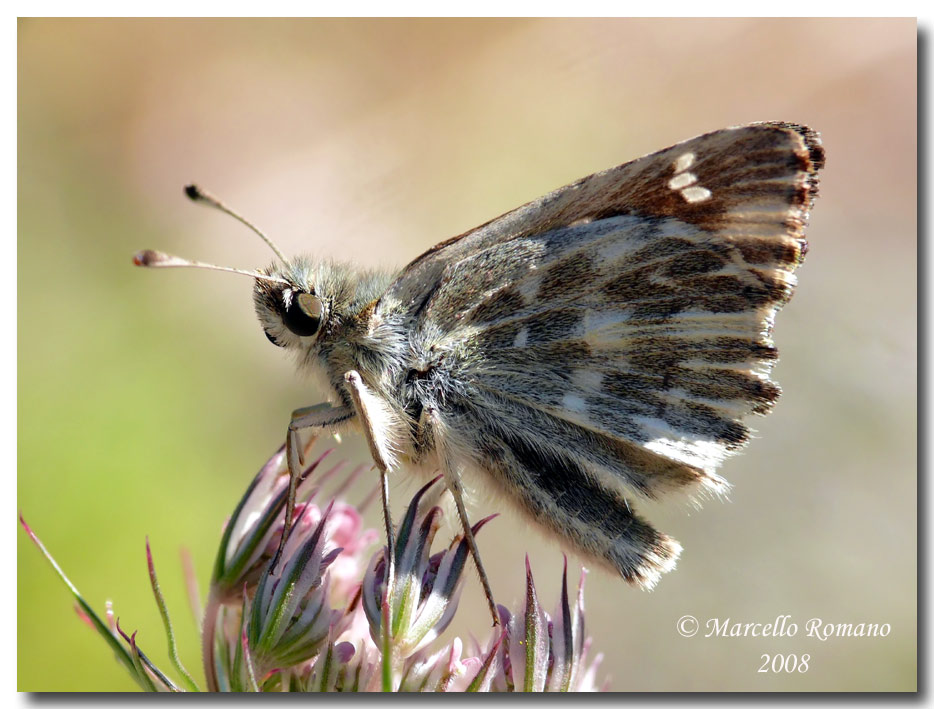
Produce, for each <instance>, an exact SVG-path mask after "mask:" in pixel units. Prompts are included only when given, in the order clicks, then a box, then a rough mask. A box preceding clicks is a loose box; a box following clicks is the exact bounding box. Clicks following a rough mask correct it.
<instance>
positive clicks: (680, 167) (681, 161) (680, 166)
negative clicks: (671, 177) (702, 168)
mask: <svg viewBox="0 0 934 709" xmlns="http://www.w3.org/2000/svg"><path fill="white" fill-rule="evenodd" d="M693 164H694V153H685V154H684V155H680V156H678V159H677V160H675V163H674V168H675V172H676V173H677V172H684V171H685V170H687V169H688V168H689V167H691V165H693Z"/></svg>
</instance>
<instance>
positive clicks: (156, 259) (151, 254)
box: [133, 249, 289, 285]
mask: <svg viewBox="0 0 934 709" xmlns="http://www.w3.org/2000/svg"><path fill="white" fill-rule="evenodd" d="M133 265H134V266H145V267H146V268H206V269H208V270H210V271H226V272H227V273H239V274H240V275H242V276H249V277H250V278H255V279H256V280H258V281H269V282H270V283H282V284H283V285H289V282H288V281H287V280H285V279H284V278H276V277H275V276H267V275H265V274H263V273H258V272H256V271H244V270H242V269H239V268H230V267H229V266H215V265H214V264H213V263H204V262H202V261H190V260H189V259H185V258H181V257H180V256H173V255H172V254H167V253H163V252H162V251H150V250H148V249H147V250H146V251H140V252H139V253H137V254H136V255H135V256H134V257H133Z"/></svg>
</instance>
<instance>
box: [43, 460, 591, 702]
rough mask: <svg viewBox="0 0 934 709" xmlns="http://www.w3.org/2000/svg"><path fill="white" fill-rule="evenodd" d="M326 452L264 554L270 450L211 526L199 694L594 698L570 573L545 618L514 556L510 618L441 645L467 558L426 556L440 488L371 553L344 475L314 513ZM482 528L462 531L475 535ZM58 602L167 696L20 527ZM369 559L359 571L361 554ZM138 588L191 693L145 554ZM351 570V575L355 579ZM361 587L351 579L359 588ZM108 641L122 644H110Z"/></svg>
mask: <svg viewBox="0 0 934 709" xmlns="http://www.w3.org/2000/svg"><path fill="white" fill-rule="evenodd" d="M329 453H330V451H327V452H325V453H324V454H322V455H321V456H319V457H318V458H316V459H315V460H314V461H313V462H312V463H311V465H309V466H308V468H307V469H306V470H305V471H303V473H302V476H301V480H300V483H299V485H298V497H297V499H298V503H297V504H296V506H295V512H294V515H293V519H292V521H291V523H292V527H291V531H290V533H289V537H288V539H287V540H286V543H285V546H284V547H283V549H282V552H281V555H279V557H278V559H277V558H276V550H277V549H278V546H279V543H280V541H281V538H282V533H283V529H284V525H285V520H284V519H283V516H284V510H285V502H286V495H287V490H288V475H287V471H286V466H285V456H284V451H283V449H280V450H279V451H278V452H277V453H276V454H275V455H273V457H272V458H270V460H269V461H267V463H266V464H265V465H264V466H263V467H262V468H261V469H260V471H259V473H258V474H257V475H256V477H255V478H254V480H253V481H252V483H251V484H250V486H249V487H248V489H247V491H246V493H245V494H244V496H243V498H242V499H241V501H240V503H239V504H238V505H237V507H236V509H235V510H234V513H233V515H232V516H231V518H230V520H229V521H228V523H227V525H226V526H225V528H224V533H223V536H222V539H221V544H220V548H219V550H218V554H217V559H216V561H215V564H214V572H213V574H212V577H211V587H210V590H209V593H208V601H207V604H206V605H205V610H204V614H203V628H202V650H203V660H204V671H205V675H206V678H207V685H208V689H209V690H213V691H218V690H220V691H225V690H227V691H229V690H233V691H238V690H240V691H243V690H253V691H379V690H383V691H386V690H389V691H448V692H450V691H455V692H457V691H582V690H590V689H594V686H595V685H594V681H595V674H596V669H597V667H598V665H599V662H600V657H599V656H598V657H597V659H596V660H595V661H594V662H593V663H591V664H589V665H588V663H587V654H588V647H589V641H588V640H586V639H585V636H584V606H583V575H582V577H581V583H580V586H579V588H578V593H577V599H576V602H575V603H574V604H573V605H572V604H571V603H570V600H569V595H568V588H567V563H565V573H564V584H563V586H562V593H561V598H560V599H559V602H558V606H557V610H556V612H555V613H554V616H553V619H552V616H549V615H548V614H547V613H546V612H545V611H544V610H543V609H542V606H541V604H540V603H539V600H538V596H537V592H536V590H535V584H534V582H533V580H532V571H531V566H530V565H529V562H528V559H526V592H525V601H524V604H523V607H522V608H521V609H520V610H519V611H518V612H516V613H512V612H510V611H509V610H508V609H507V608H505V607H504V606H499V607H498V610H499V614H500V617H501V620H502V626H501V627H500V628H499V629H498V630H496V631H495V632H494V635H493V636H492V637H491V638H490V639H489V640H488V642H486V643H485V644H480V643H478V642H477V641H475V640H471V642H470V643H469V647H467V646H465V644H464V643H463V642H462V641H461V640H460V639H459V638H454V639H453V641H452V642H450V643H448V644H445V645H441V644H439V642H438V639H439V636H440V635H441V634H442V633H443V632H444V630H445V629H446V628H447V627H448V626H449V625H450V623H451V620H452V619H453V617H454V615H455V613H456V611H457V605H458V600H459V598H460V593H461V589H462V587H463V579H464V569H465V567H466V565H467V563H468V562H469V559H468V557H469V548H468V545H467V543H466V541H465V540H464V539H463V538H462V537H460V536H458V537H455V538H454V539H453V540H452V541H451V543H450V544H449V545H448V546H447V547H446V548H443V549H441V550H440V551H437V552H434V553H432V547H433V545H434V542H435V537H436V535H437V533H438V531H439V528H440V525H441V518H442V514H443V513H442V510H441V507H439V506H437V505H435V504H433V503H431V502H430V500H431V499H432V495H429V492H432V493H434V492H436V491H437V490H438V489H439V488H438V487H436V486H438V485H439V481H440V477H439V478H435V479H434V480H432V481H431V482H429V483H428V484H427V485H425V486H424V487H422V488H421V489H420V490H419V491H418V492H417V493H416V494H415V496H414V497H413V498H412V500H411V502H410V503H409V505H408V508H407V510H406V512H405V514H404V515H403V517H402V520H401V521H400V523H399V526H398V528H397V529H396V531H395V535H394V543H393V545H392V548H393V554H392V561H393V564H392V567H393V574H389V573H388V572H389V564H388V561H389V552H388V550H387V547H388V545H387V546H384V547H382V548H378V549H376V550H375V552H373V553H371V552H370V549H371V546H372V544H373V542H375V541H376V540H377V539H378V535H377V533H376V532H375V531H373V530H371V529H367V528H365V526H364V524H363V519H362V517H361V515H360V512H359V510H358V509H357V508H355V507H354V506H353V505H351V504H349V503H347V502H346V501H344V500H343V499H338V497H339V496H340V494H341V493H342V492H343V491H344V490H345V489H346V488H347V486H348V482H347V481H349V480H350V479H352V478H353V477H354V476H355V475H358V474H360V472H361V471H362V470H363V469H364V468H362V467H358V468H356V469H354V470H353V471H351V472H350V474H349V475H348V476H347V477H346V479H345V482H344V483H343V484H341V485H339V486H338V491H337V492H336V493H333V494H332V495H330V496H328V497H327V498H326V499H328V502H327V504H326V506H324V507H321V506H319V505H318V504H317V503H316V502H315V498H316V497H319V496H320V497H325V496H324V494H323V492H322V489H323V487H324V486H326V484H327V483H328V481H329V480H332V479H335V478H336V476H337V473H338V472H339V471H341V470H343V466H342V465H341V464H338V465H334V466H331V467H329V468H327V467H326V466H325V464H324V463H325V460H326V458H327V457H328V455H329ZM490 519H492V518H486V519H483V520H481V521H479V522H478V523H477V524H475V525H474V526H473V528H472V531H473V533H474V534H475V535H476V534H477V533H478V532H479V531H480V529H481V528H482V527H483V526H484V525H486V524H487V523H488V522H489V521H490ZM24 528H26V529H27V532H28V533H29V534H30V537H31V538H32V539H33V540H34V541H35V542H36V543H37V545H39V546H40V549H42V550H43V553H45V554H46V556H47V557H48V558H49V560H50V561H51V562H52V564H53V566H55V568H56V570H57V571H59V574H60V575H61V577H62V578H63V579H64V580H65V581H66V583H67V584H68V585H69V588H70V589H71V591H72V593H73V594H74V595H75V597H76V598H77V599H78V603H79V606H80V609H81V615H82V617H83V618H85V619H86V620H87V622H89V623H90V624H91V626H92V627H94V628H95V629H96V630H97V631H98V632H99V633H100V634H101V635H102V636H103V637H104V638H105V639H106V640H107V641H108V643H110V645H111V646H112V647H113V648H114V649H115V650H116V651H117V656H118V658H119V659H120V660H121V661H122V662H123V664H124V666H126V667H127V669H128V670H129V671H130V672H131V674H133V676H134V678H135V679H136V680H137V681H138V682H139V684H140V686H141V687H142V688H143V689H148V690H169V691H180V690H181V687H180V686H179V685H178V684H176V683H175V682H173V681H172V680H171V679H169V678H168V676H167V675H166V674H165V673H163V672H162V671H161V670H159V669H158V668H157V667H156V666H155V665H154V664H153V663H152V662H151V661H150V660H149V659H148V657H147V656H146V655H145V653H143V651H142V650H141V648H140V646H139V640H140V638H138V637H137V633H135V632H134V633H130V634H127V633H125V632H124V631H123V630H122V629H120V627H119V625H115V624H112V623H107V622H104V621H102V620H100V619H99V618H98V616H97V615H96V614H95V613H94V611H93V609H91V607H90V606H89V605H88V604H87V603H85V602H84V601H83V599H82V598H81V596H80V594H79V593H78V591H77V589H76V588H75V587H74V586H73V585H72V584H71V582H70V581H68V580H67V579H66V578H65V576H64V574H62V573H61V571H60V570H59V569H58V567H57V565H55V563H54V561H53V560H52V558H51V556H50V555H48V553H47V552H46V551H45V549H44V547H42V546H41V543H40V542H39V540H38V537H36V536H35V534H33V533H32V531H31V530H29V529H28V528H27V527H25V523H24ZM368 556H369V560H368V561H367V557H368ZM147 558H148V560H149V570H150V579H151V583H152V586H153V591H154V593H155V595H156V599H157V602H158V604H159V608H160V612H161V613H162V615H163V620H164V622H165V626H166V632H167V635H168V637H169V641H170V654H171V656H172V659H173V662H174V663H175V665H176V669H177V670H178V671H179V672H180V673H181V675H182V677H183V682H184V684H185V686H187V687H188V688H191V689H195V688H196V684H195V682H194V680H193V679H191V677H190V675H189V674H188V673H187V671H185V670H184V668H183V667H182V666H181V664H180V662H178V660H177V653H176V652H175V648H174V635H173V634H172V630H171V624H170V623H169V620H168V611H167V609H166V607H165V602H164V599H162V595H161V592H160V591H159V587H158V582H157V580H156V573H155V564H154V562H153V560H152V556H151V554H150V553H149V551H148V546H147ZM364 569H365V572H363V570H364ZM361 576H362V578H361ZM121 639H122V641H123V642H122V643H121Z"/></svg>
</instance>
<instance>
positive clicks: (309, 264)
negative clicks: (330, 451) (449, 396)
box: [254, 258, 458, 459]
mask: <svg viewBox="0 0 934 709" xmlns="http://www.w3.org/2000/svg"><path fill="white" fill-rule="evenodd" d="M265 273H266V274H268V275H270V276H273V277H275V278H281V279H283V280H284V281H287V282H288V285H286V284H285V283H282V284H280V283H276V282H270V281H262V280H258V281H257V282H256V287H255V290H254V304H255V307H256V314H257V317H258V319H259V321H260V324H261V325H262V327H263V330H264V332H265V334H266V336H267V338H268V339H269V340H270V341H271V342H273V344H276V345H278V346H280V347H283V348H284V349H287V350H289V351H290V352H292V353H293V355H294V357H295V359H296V363H297V365H298V366H299V368H300V369H302V370H305V371H307V372H309V373H311V374H313V375H317V377H318V378H319V379H323V380H324V382H326V384H327V386H328V388H329V389H330V391H331V394H332V398H333V399H335V402H336V403H340V404H342V405H345V406H350V405H351V401H350V394H349V392H348V391H347V388H346V386H345V383H344V375H345V374H346V373H347V372H349V371H356V372H358V373H359V374H360V376H361V377H362V378H363V380H364V382H365V384H366V385H367V387H368V388H369V389H371V390H372V391H373V392H374V393H375V394H377V396H378V397H379V399H380V400H381V401H382V402H383V403H384V404H385V405H386V412H385V413H386V415H387V416H389V417H391V418H392V419H394V420H395V422H396V423H397V424H398V425H397V426H396V428H397V429H399V430H398V435H397V439H398V440H397V448H398V450H399V453H400V454H402V455H404V457H407V458H412V459H416V458H418V457H419V456H420V454H421V453H423V452H424V449H425V448H426V447H428V442H426V441H424V440H420V436H419V421H420V420H421V418H422V417H423V416H424V410H425V407H426V406H431V405H435V404H440V403H441V402H443V400H444V398H445V393H446V391H448V390H449V389H451V388H452V386H454V385H453V378H452V373H453V371H454V370H455V369H456V368H457V362H458V356H457V353H456V352H455V351H452V350H450V349H449V348H445V347H443V346H441V343H440V339H439V337H438V336H436V335H435V333H432V332H431V331H430V329H429V330H427V331H426V330H425V329H424V328H416V329H413V328H412V323H411V322H410V321H411V314H410V312H409V311H407V309H406V308H403V307H385V305H386V304H385V303H383V304H381V305H382V306H384V307H379V308H377V302H378V299H379V297H380V295H381V294H382V293H383V292H384V291H385V290H386V288H387V286H388V285H389V283H390V282H391V280H392V274H391V273H388V272H382V271H367V270H363V269H360V268H357V267H354V266H351V265H348V264H339V263H334V262H327V261H326V262H320V263H317V262H314V261H312V260H310V259H306V258H297V259H294V260H292V261H290V262H289V263H288V264H287V265H285V266H282V265H278V264H277V265H273V266H271V267H269V268H267V269H266V271H265ZM316 319H317V321H316Z"/></svg>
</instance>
